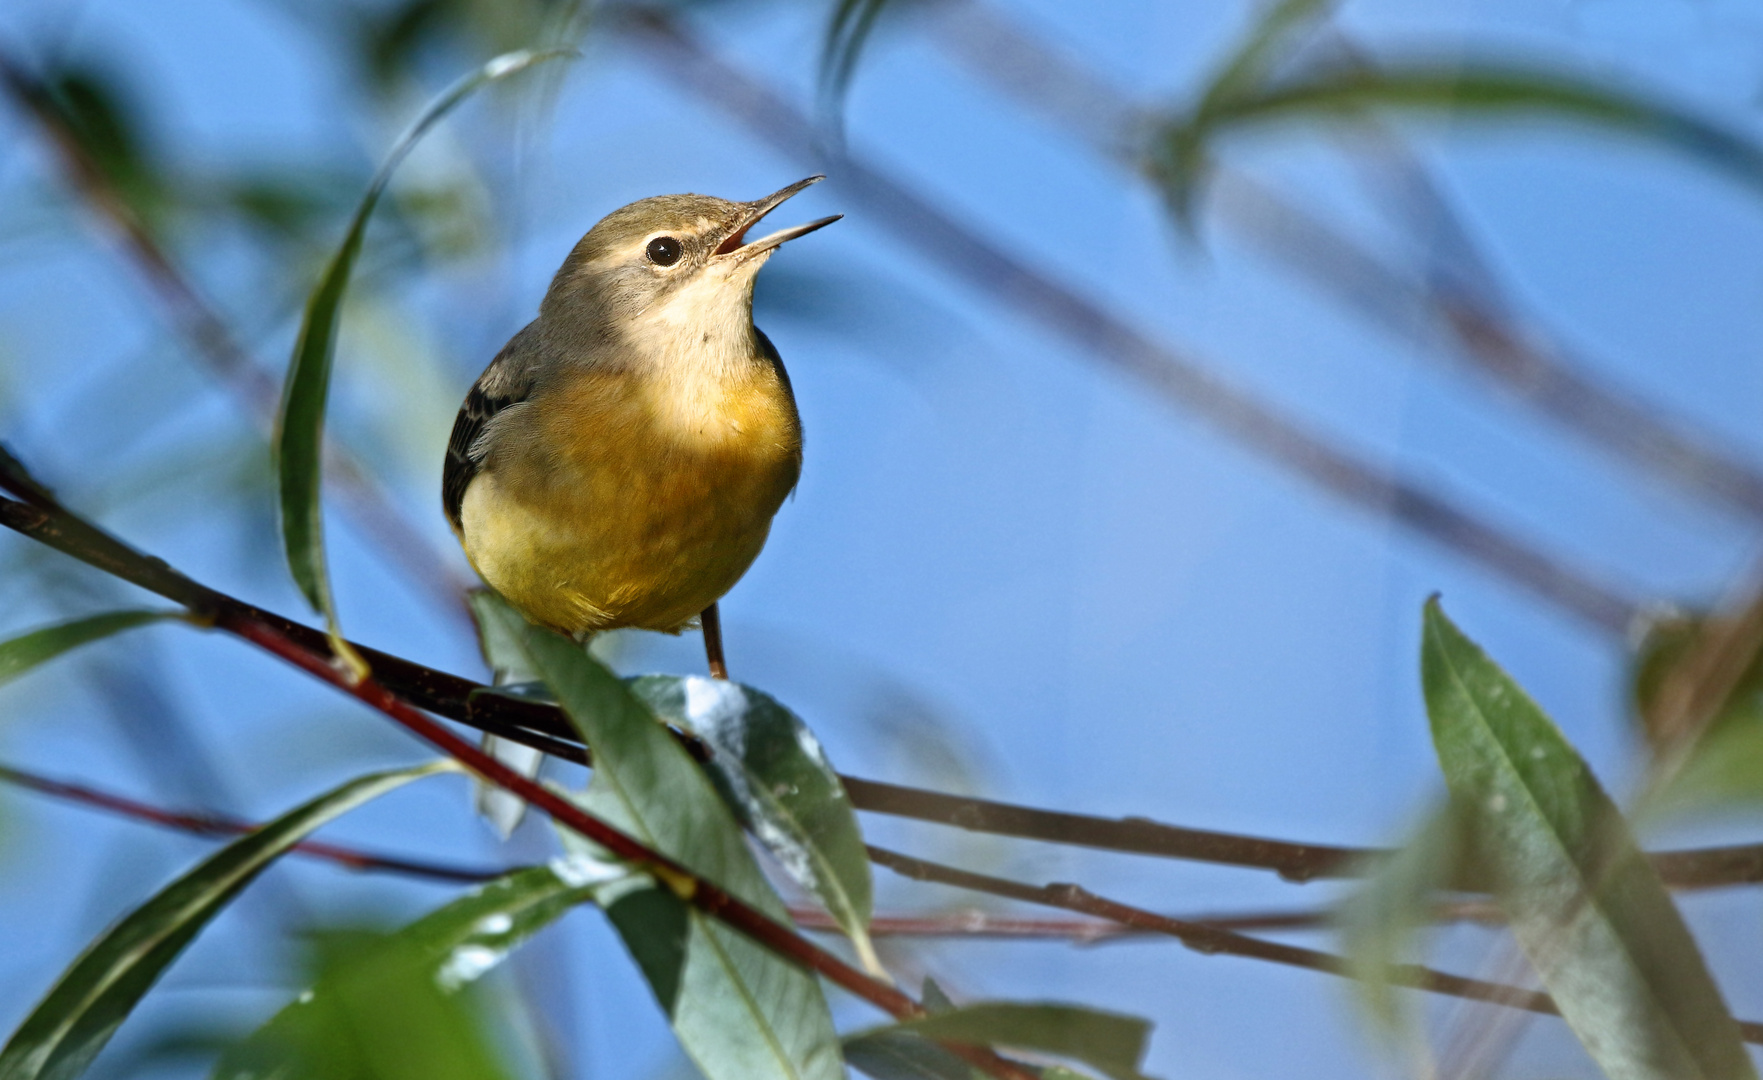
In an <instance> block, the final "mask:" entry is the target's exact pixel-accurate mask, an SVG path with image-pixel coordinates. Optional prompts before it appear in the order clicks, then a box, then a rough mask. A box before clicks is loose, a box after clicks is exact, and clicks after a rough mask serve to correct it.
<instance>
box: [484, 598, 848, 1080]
mask: <svg viewBox="0 0 1763 1080" xmlns="http://www.w3.org/2000/svg"><path fill="white" fill-rule="evenodd" d="M479 613H480V615H485V616H488V617H491V618H496V619H499V620H500V621H501V623H502V626H503V628H504V630H505V631H507V632H509V633H512V634H516V635H518V636H519V640H520V642H521V647H522V649H523V650H524V651H525V654H526V656H527V660H528V662H529V663H530V664H531V665H532V666H533V667H534V669H535V670H537V671H538V672H540V673H541V674H542V675H543V676H544V679H545V682H546V683H548V684H549V685H550V687H551V689H552V691H553V692H555V693H556V695H557V698H558V700H559V701H560V702H561V703H562V705H563V709H564V711H565V712H566V713H567V714H568V715H569V718H570V720H571V721H572V722H573V723H574V724H575V725H576V728H577V730H578V731H580V732H581V735H582V739H583V741H584V742H586V743H587V745H588V748H589V749H590V750H591V751H592V753H593V758H594V772H593V780H592V782H591V783H590V785H589V788H588V791H587V793H586V794H585V795H584V796H582V797H580V799H579V800H578V801H579V802H580V803H581V804H582V806H583V807H584V808H585V809H587V810H588V811H589V812H590V813H592V814H594V815H595V816H597V817H599V818H601V819H602V820H605V821H607V822H610V823H611V824H612V825H614V826H615V827H617V828H619V829H622V830H624V831H625V832H627V833H629V834H630V835H632V836H634V837H636V838H637V839H639V840H641V841H642V842H643V843H644V844H646V845H648V846H649V847H651V848H653V849H654V850H657V851H660V852H661V853H663V854H665V855H667V856H669V857H670V858H673V859H675V860H677V861H678V862H680V863H681V864H682V865H684V866H686V867H687V868H689V869H690V870H691V871H692V872H693V873H695V874H697V875H699V876H701V877H703V878H705V879H707V880H709V881H713V882H715V883H716V884H718V885H720V886H721V887H722V888H724V889H726V890H728V892H730V893H731V894H733V895H734V896H736V897H738V898H740V899H741V900H743V901H745V902H746V903H748V904H750V905H752V906H753V907H755V908H757V909H758V910H760V911H762V912H764V913H765V914H766V915H768V916H770V917H771V918H773V919H775V920H777V921H778V922H779V923H782V924H784V925H788V924H789V917H788V913H787V911H786V910H785V908H784V905H783V901H781V900H779V899H778V896H777V893H776V892H775V891H773V889H772V888H771V885H770V883H769V882H767V881H766V880H765V877H764V875H763V874H762V873H761V872H760V870H759V865H758V863H756V862H755V861H754V859H753V854H752V852H751V851H749V850H748V848H747V845H746V840H745V837H744V836H743V835H742V833H741V829H740V825H739V824H738V823H737V822H736V821H735V818H734V815H733V814H732V813H731V812H730V810H729V809H728V807H727V806H726V805H725V804H724V803H723V801H722V799H721V797H720V796H718V795H717V793H716V790H715V788H714V787H712V786H711V783H710V780H709V778H708V777H706V776H705V774H704V772H703V770H701V769H699V768H698V766H697V764H696V763H695V762H693V761H692V759H691V757H690V756H689V755H688V754H687V753H686V751H685V750H684V748H682V747H681V746H680V744H679V741H678V740H677V739H675V738H674V737H673V735H672V734H671V733H670V732H669V731H668V730H667V728H666V727H665V726H664V725H662V724H661V723H660V722H659V721H658V720H657V719H656V717H655V716H654V714H652V713H651V712H650V711H649V710H648V708H647V707H645V706H644V705H643V703H642V702H641V701H640V700H638V699H637V697H636V696H635V695H634V694H633V693H632V692H631V690H630V687H628V686H626V685H625V684H624V682H622V681H621V680H620V679H619V678H618V677H617V676H616V675H614V674H613V673H612V672H610V671H608V670H607V669H606V667H605V666H604V665H602V664H601V663H600V662H599V661H597V660H595V659H594V658H593V657H591V656H589V655H588V654H587V652H586V650H584V649H582V648H581V647H580V646H578V645H576V644H575V643H573V642H571V641H569V640H567V639H566V638H563V637H560V636H558V635H557V634H554V633H551V632H550V631H548V630H542V629H539V628H538V627H535V626H532V625H530V624H529V623H527V622H526V621H525V620H524V619H522V618H521V617H520V615H519V614H518V613H516V612H515V611H514V610H513V609H511V608H508V607H507V606H506V605H505V604H499V603H498V604H492V605H486V606H485V607H480V609H479ZM563 839H564V843H565V845H566V846H567V847H568V849H569V850H570V851H571V852H572V854H573V855H574V857H575V858H576V859H577V860H585V861H588V862H590V863H591V862H592V861H593V860H596V859H601V858H602V855H601V853H600V852H599V851H598V849H597V847H596V846H595V845H592V844H589V843H587V842H586V841H584V840H582V838H580V837H578V836H576V835H575V834H573V833H570V832H568V831H567V830H566V831H564V833H563ZM566 876H567V874H566ZM603 903H606V905H607V907H608V909H609V911H608V913H609V915H610V916H611V918H612V922H613V925H614V926H615V927H617V928H618V930H619V932H620V934H621V936H623V937H624V940H625V944H626V947H627V948H629V949H630V950H631V953H632V955H633V956H635V957H636V958H637V960H638V964H639V966H640V967H641V968H642V970H643V973H644V975H645V976H646V977H647V978H648V980H649V985H650V988H651V989H653V990H654V991H655V996H656V999H657V1000H658V1001H659V1002H660V1003H661V1006H662V1008H663V1009H664V1010H666V1012H667V1015H668V1019H669V1020H670V1022H671V1023H672V1025H673V1030H674V1033H675V1035H677V1036H678V1038H679V1040H680V1045H681V1046H682V1047H684V1049H685V1051H686V1053H687V1054H688V1055H689V1056H690V1057H691V1058H692V1060H693V1061H695V1062H696V1063H697V1064H698V1067H699V1068H700V1069H701V1070H702V1071H703V1073H704V1075H705V1076H706V1077H707V1078H709V1080H772V1078H778V1080H834V1078H837V1077H839V1076H841V1075H842V1072H843V1066H842V1064H841V1062H840V1059H839V1045H838V1040H837V1037H836V1036H835V1035H834V1034H833V1027H832V1017H831V1015H830V1014H829V1012H828V1011H827V1005H826V999H825V997H824V996H823V995H822V993H821V989H820V985H819V983H817V982H816V981H815V979H814V977H813V976H812V975H810V974H809V973H808V972H806V971H804V970H802V969H801V968H799V967H797V966H796V965H795V964H793V963H791V962H789V961H787V960H783V959H781V958H779V957H777V956H776V955H774V954H772V953H771V952H770V951H769V950H767V949H766V948H765V947H763V946H761V945H759V944H758V943H757V942H754V941H753V940H751V939H750V938H748V937H746V936H745V935H743V934H741V933H739V932H737V931H735V930H732V929H730V928H729V927H727V926H724V925H723V924H721V923H719V922H717V921H716V920H714V919H712V918H710V917H709V916H707V915H705V914H704V913H703V912H702V911H700V910H698V909H697V908H695V907H690V906H688V905H686V904H684V903H681V902H680V901H679V900H677V899H675V898H673V894H671V893H670V892H667V891H666V890H662V889H653V888H648V889H641V890H633V891H631V892H630V893H629V894H628V895H626V896H624V897H621V898H620V899H618V900H616V901H610V902H608V901H603ZM629 905H635V906H629ZM674 905H677V909H676V908H675V906H674ZM681 927H683V928H684V930H683V933H682V932H681Z"/></svg>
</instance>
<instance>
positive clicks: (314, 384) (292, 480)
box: [275, 50, 566, 677]
mask: <svg viewBox="0 0 1763 1080" xmlns="http://www.w3.org/2000/svg"><path fill="white" fill-rule="evenodd" d="M563 55H566V53H565V52H564V51H563V50H551V51H547V52H532V51H521V52H512V53H506V54H504V55H502V56H498V57H496V58H495V59H493V60H491V61H490V62H489V63H487V64H485V65H484V66H483V67H481V68H479V69H478V70H477V71H475V72H473V73H471V74H470V75H468V76H466V77H465V78H463V79H461V80H459V82H457V83H455V84H454V85H453V86H452V87H451V88H449V89H448V90H447V91H446V92H445V93H443V94H442V95H441V96H440V97H438V98H436V99H435V100H434V102H432V103H431V104H430V105H429V107H428V108H427V109H425V110H424V111H423V113H422V115H421V116H419V117H417V119H416V122H415V123H414V124H412V125H411V126H410V130H409V131H407V132H405V134H404V135H403V137H402V138H400V139H399V140H398V142H397V143H396V144H395V145H394V146H393V147H392V152H391V153H390V154H389V155H387V157H386V161H385V164H383V165H381V166H380V169H379V172H377V173H375V174H374V178H373V180H372V182H371V183H369V184H368V186H367V193H366V194H365V195H363V196H362V199H361V204H360V206H359V207H357V209H356V211H355V216H354V218H352V219H351V220H350V222H349V228H348V231H347V232H346V233H345V234H344V236H343V243H342V245H341V246H340V247H338V249H337V253H336V255H334V256H333V257H332V258H331V261H330V263H329V264H328V265H327V266H326V267H325V270H324V274H323V275H322V276H321V277H320V278H319V281H318V286H317V287H316V288H314V289H313V291H312V295H311V297H309V298H308V299H307V301H306V312H305V315H304V317H303V318H302V319H301V321H300V333H299V336H298V337H297V338H296V339H295V342H294V355H293V358H292V359H291V360H290V361H289V363H288V376H287V381H286V382H285V383H284V384H283V387H282V405H281V413H280V416H279V417H278V420H277V424H276V436H275V446H276V469H277V472H278V474H279V477H280V484H281V510H282V542H283V546H284V548H285V550H286V553H287V557H288V567H289V569H290V570H291V571H292V573H293V576H294V582H295V584H297V585H298V586H299V587H300V591H301V593H302V594H304V595H305V597H306V599H307V601H308V602H309V603H311V604H312V607H313V609H314V610H315V611H318V612H320V613H322V614H323V615H324V617H325V623H326V626H327V627H328V629H329V631H330V635H331V647H332V649H333V650H334V651H335V652H336V655H337V656H338V657H339V658H341V659H342V660H343V661H344V662H346V663H347V664H348V665H349V667H350V669H351V670H352V671H353V672H354V674H355V675H356V676H357V677H360V676H363V675H365V674H366V672H367V666H366V664H365V662H364V661H362V659H361V657H360V656H359V655H358V654H356V652H355V651H354V650H353V649H352V648H350V647H349V646H348V644H347V643H346V642H344V641H343V639H342V636H341V634H340V632H339V631H338V629H337V614H336V605H335V602H334V600H333V598H332V596H331V586H330V573H329V570H328V569H327V568H326V566H325V556H324V520H323V511H322V508H321V505H320V494H321V491H320V489H321V483H320V478H321V465H322V459H323V448H324V414H325V406H326V404H327V402H328V400H329V397H330V382H331V363H332V360H333V359H334V358H335V356H336V343H337V325H338V322H339V319H340V317H341V314H342V309H343V296H344V294H345V293H346V292H347V291H348V287H349V275H350V272H351V271H352V270H353V269H354V267H355V260H356V257H357V256H359V255H360V254H361V244H362V239H363V238H364V237H365V235H366V233H367V221H368V218H369V217H370V216H371V215H372V214H373V208H374V206H375V205H376V204H377V203H378V202H379V199H380V195H381V194H382V193H383V192H384V191H385V188H386V185H387V184H388V183H389V182H390V181H391V179H392V172H393V170H394V169H396V168H397V167H398V163H399V162H401V161H403V160H404V157H405V156H406V155H407V154H409V153H410V151H411V149H412V148H414V147H415V145H416V143H417V140H419V139H421V138H422V136H423V134H424V133H426V132H427V131H428V130H429V129H430V128H431V127H433V126H434V125H435V124H436V123H438V122H439V121H440V120H441V118H442V117H444V116H446V115H447V114H448V113H449V112H451V111H452V110H453V109H454V107H455V106H457V105H459V103H460V102H462V101H464V100H465V99H466V98H467V97H469V96H471V94H472V93H473V92H474V91H476V90H478V89H479V88H480V87H482V86H485V85H487V84H488V83H491V82H495V81H496V80H498V79H504V78H507V77H508V76H510V75H513V74H515V73H517V72H520V71H524V70H526V69H527V68H529V67H531V66H533V65H534V64H537V63H541V62H543V61H545V60H550V59H554V58H556V57H558V56H563Z"/></svg>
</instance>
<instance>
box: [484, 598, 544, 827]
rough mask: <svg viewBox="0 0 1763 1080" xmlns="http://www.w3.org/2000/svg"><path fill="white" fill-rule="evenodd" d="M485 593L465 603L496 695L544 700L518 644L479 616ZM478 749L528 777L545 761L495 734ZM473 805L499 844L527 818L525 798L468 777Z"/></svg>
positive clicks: (494, 623)
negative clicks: (470, 779)
mask: <svg viewBox="0 0 1763 1080" xmlns="http://www.w3.org/2000/svg"><path fill="white" fill-rule="evenodd" d="M489 595H490V593H489V590H487V589H475V590H473V591H472V592H471V593H470V595H469V596H467V597H466V599H467V601H468V602H469V603H470V605H471V614H472V618H473V619H474V620H475V621H476V623H477V633H478V648H479V649H480V650H482V652H483V654H484V662H485V663H487V664H489V665H490V677H491V678H490V681H491V683H492V684H493V685H494V687H495V692H497V693H500V694H504V695H507V696H509V697H517V698H525V699H528V700H532V699H533V698H534V697H535V695H542V698H543V699H544V700H549V699H550V690H549V689H547V688H546V687H545V684H544V683H542V682H540V681H539V676H538V673H537V672H535V671H534V670H533V669H532V668H531V667H530V666H529V665H528V664H527V662H526V653H525V651H524V650H523V649H522V648H521V647H520V642H519V640H518V639H516V638H513V637H510V636H509V635H508V633H507V632H506V627H505V626H504V625H503V623H502V622H501V620H499V619H496V618H494V617H493V616H491V617H486V616H485V615H484V613H483V610H482V608H483V606H484V605H485V604H488V603H491V601H489V600H486V599H485V598H486V597H487V596H489ZM483 751H484V753H486V754H489V755H490V756H491V757H493V758H495V759H496V760H497V761H500V762H501V763H502V764H504V765H506V766H508V767H509V768H511V769H513V770H514V771H515V772H517V773H520V774H521V775H522V776H525V777H528V778H531V777H535V776H537V775H539V770H540V768H542V767H543V765H544V762H545V755H544V754H543V753H542V752H541V751H538V750H534V749H533V748H532V747H530V746H522V745H521V744H520V743H517V742H514V741H513V740H511V739H501V738H497V737H496V736H494V735H485V736H484V740H483ZM472 801H473V803H474V804H475V805H476V807H477V812H478V814H479V815H481V816H482V817H483V819H484V820H485V821H487V822H489V823H490V827H491V828H493V829H495V830H496V832H497V833H498V834H500V835H501V837H502V838H503V839H504V840H506V839H507V838H508V837H509V836H511V835H513V833H514V830H515V829H516V828H517V827H518V826H519V825H520V822H521V819H522V818H524V817H525V816H526V801H525V800H524V799H522V798H521V797H520V796H518V795H516V794H515V793H514V792H512V791H508V790H507V789H505V788H503V787H501V786H500V785H497V784H492V783H489V782H487V781H485V780H484V779H482V778H481V777H473V778H472Z"/></svg>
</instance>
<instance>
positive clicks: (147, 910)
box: [0, 761, 455, 1080]
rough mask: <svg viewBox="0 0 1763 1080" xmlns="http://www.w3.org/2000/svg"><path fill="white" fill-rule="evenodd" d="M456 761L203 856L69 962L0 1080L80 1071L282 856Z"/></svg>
mask: <svg viewBox="0 0 1763 1080" xmlns="http://www.w3.org/2000/svg"><path fill="white" fill-rule="evenodd" d="M454 767H455V766H454V765H453V764H452V762H450V761H447V762H436V763H432V764H428V765H421V766H418V767H416V768H413V769H399V770H396V771H392V772H382V773H373V774H371V775H368V776H363V777H360V778H358V779H355V780H351V781H349V782H348V783H346V784H343V785H341V786H340V787H338V788H336V789H335V790H332V791H330V792H327V793H325V794H324V795H321V796H319V797H318V798H316V799H313V800H312V801H311V802H308V803H305V804H304V805H301V806H298V807H295V808H294V809H293V810H290V811H288V812H287V813H286V814H283V815H282V816H281V817H279V818H276V819H275V820H274V821H271V822H270V823H268V824H267V825H264V826H262V827H261V828H259V829H257V830H255V831H254V832H252V833H250V834H248V835H246V836H243V837H240V838H239V839H238V840H235V841H233V842H232V843H230V844H228V845H227V846H226V847H224V848H222V849H220V850H219V851H217V852H215V853H214V854H213V855H210V856H209V857H208V858H207V859H204V860H203V861H202V863H201V864H200V865H199V866H197V867H196V868H195V869H194V870H191V871H190V872H189V873H187V874H185V875H184V876H183V877H180V878H178V879H177V880H176V881H174V882H172V883H171V884H170V885H167V886H166V887H165V888H164V889H162V890H160V892H159V893H158V894H157V895H155V896H154V897H153V898H152V899H150V900H148V901H147V902H146V903H145V904H142V905H141V906H140V907H138V908H136V909H135V910H134V911H132V912H130V913H129V914H128V915H126V916H124V917H123V919H122V921H120V922H118V923H117V924H116V925H115V926H113V927H111V928H110V929H109V930H107V931H105V932H104V933H103V934H102V935H100V936H99V938H98V939H97V940H96V941H94V942H93V943H92V944H91V945H89V946H88V947H87V948H86V951H85V952H84V953H82V954H81V955H80V957H79V959H77V960H75V961H74V962H73V964H72V965H71V966H70V967H69V968H68V969H67V971H65V972H64V973H63V974H62V976H61V978H60V979H59V980H57V982H56V983H55V986H54V987H53V988H52V989H51V990H50V991H49V993H48V995H47V996H46V997H44V998H43V1000H42V1002H40V1003H39V1004H38V1005H37V1007H36V1008H35V1009H33V1010H32V1011H31V1014H30V1015H29V1016H27V1017H26V1018H25V1021H24V1023H23V1024H20V1025H19V1028H18V1030H17V1031H15V1032H13V1034H12V1038H11V1039H9V1040H8V1041H7V1043H6V1046H5V1048H4V1049H0V1080H71V1078H73V1077H76V1076H78V1075H79V1074H80V1073H81V1072H83V1071H84V1070H85V1068H86V1066H87V1065H88V1064H90V1063H91V1060H92V1058H93V1057H95V1056H96V1055H97V1053H98V1051H99V1050H101V1049H103V1047H104V1044H105V1043H106V1042H108V1041H109V1040H110V1036H111V1035H112V1034H113V1033H115V1031H116V1029H117V1027H118V1026H119V1025H121V1023H122V1022H123V1020H124V1019H126V1018H127V1017H128V1015H129V1012H130V1011H131V1010H132V1009H134V1007H135V1005H136V1003H137V1002H139V1001H140V1000H141V998H142V997H143V996H144V995H145V994H146V993H147V991H148V990H149V989H150V988H151V987H152V986H153V984H154V982H156V981H157V980H158V978H159V976H160V974H161V973H163V972H164V971H165V969H166V967H167V966H169V965H170V964H171V962H172V961H173V960H175V959H177V956H178V954H179V953H181V952H183V950H184V947H185V946H187V945H188V944H189V943H190V942H191V941H192V940H194V939H195V937H196V935H197V934H199V933H201V931H202V928H203V927H205V926H207V925H208V923H209V921H210V920H212V919H213V918H214V916H216V915H218V914H219V913H220V912H221V910H222V909H223V908H225V907H226V905H227V904H228V903H229V902H230V901H231V900H232V899H233V897H235V896H237V895H238V894H239V892H240V891H241V890H243V889H244V888H245V886H247V885H249V884H250V883H251V881H252V880H253V879H254V878H255V877H256V876H257V875H258V874H259V873H261V872H262V871H263V869H264V868H265V867H267V866H268V865H269V864H270V863H271V862H273V861H275V859H276V858H277V857H278V856H280V855H283V854H285V853H286V852H287V850H288V849H289V848H291V847H293V846H294V845H295V844H297V843H299V842H300V841H301V840H302V839H304V838H305V837H306V836H307V835H308V834H309V833H311V832H312V831H313V830H314V829H317V828H318V827H319V826H321V825H323V824H325V823H326V822H328V821H332V820H334V819H336V818H337V817H339V816H341V815H343V814H345V813H347V812H348V811H350V810H353V809H354V808H355V807H357V806H360V805H361V804H362V803H365V802H367V801H369V800H370V799H374V798H377V797H378V796H380V795H383V794H385V793H386V792H388V791H391V790H392V789H393V788H396V787H398V786H400V785H402V784H406V783H408V782H410V781H411V780H415V779H417V778H419V777H423V776H429V775H432V774H434V773H436V772H439V771H442V770H445V769H451V768H454Z"/></svg>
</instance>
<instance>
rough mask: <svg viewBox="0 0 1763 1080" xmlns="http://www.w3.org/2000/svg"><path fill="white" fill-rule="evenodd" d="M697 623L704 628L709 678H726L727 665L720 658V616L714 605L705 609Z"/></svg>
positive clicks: (705, 655)
mask: <svg viewBox="0 0 1763 1080" xmlns="http://www.w3.org/2000/svg"><path fill="white" fill-rule="evenodd" d="M698 622H699V624H700V625H702V626H703V627H704V657H705V659H707V660H709V661H710V677H711V678H712V679H726V678H728V664H727V662H725V661H724V660H723V658H722V616H720V615H718V614H717V613H716V605H715V604H711V605H710V606H709V607H707V608H705V609H704V613H703V614H702V615H699V616H698Z"/></svg>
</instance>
